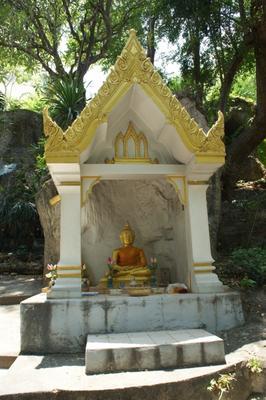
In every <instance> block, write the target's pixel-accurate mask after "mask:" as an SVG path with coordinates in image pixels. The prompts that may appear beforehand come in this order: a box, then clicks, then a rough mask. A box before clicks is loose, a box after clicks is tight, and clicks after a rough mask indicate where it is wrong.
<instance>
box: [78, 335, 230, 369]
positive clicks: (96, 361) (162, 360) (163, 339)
mask: <svg viewBox="0 0 266 400" xmlns="http://www.w3.org/2000/svg"><path fill="white" fill-rule="evenodd" d="M224 363H225V355H224V342H223V340H222V339H220V338H219V337H217V336H215V335H213V334H211V333H209V332H207V331H205V330H203V329H178V330H164V331H151V332H128V333H111V334H110V333H109V334H99V335H91V334H90V335H88V337H87V345H86V352H85V364H86V373H87V374H95V373H105V372H119V371H141V370H157V369H165V368H173V369H175V368H185V367H194V366H206V365H217V364H224Z"/></svg>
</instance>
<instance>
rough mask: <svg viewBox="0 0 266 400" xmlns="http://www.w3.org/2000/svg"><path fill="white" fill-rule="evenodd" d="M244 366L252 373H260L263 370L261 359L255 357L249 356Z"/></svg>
mask: <svg viewBox="0 0 266 400" xmlns="http://www.w3.org/2000/svg"><path fill="white" fill-rule="evenodd" d="M246 366H247V368H248V369H249V370H250V371H251V372H252V373H253V374H261V373H262V371H263V363H262V361H261V360H259V359H258V358H255V357H253V358H250V359H249V360H248V361H247V364H246Z"/></svg>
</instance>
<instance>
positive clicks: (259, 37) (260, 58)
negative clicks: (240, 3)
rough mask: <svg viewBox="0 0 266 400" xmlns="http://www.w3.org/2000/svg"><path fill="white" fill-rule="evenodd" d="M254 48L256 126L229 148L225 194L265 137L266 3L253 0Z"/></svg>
mask: <svg viewBox="0 0 266 400" xmlns="http://www.w3.org/2000/svg"><path fill="white" fill-rule="evenodd" d="M253 3H254V4H255V6H254V8H253V11H254V14H255V15H254V21H255V23H254V26H253V41H252V43H253V47H254V53H255V61H256V87H257V110H256V116H255V119H254V123H253V125H252V126H251V127H250V128H247V129H246V130H245V131H244V132H243V133H242V134H241V135H239V136H238V137H237V138H236V139H235V140H234V141H233V143H232V145H231V147H230V148H229V149H228V154H227V160H226V165H225V167H224V171H223V183H224V188H225V195H226V197H227V198H230V196H231V190H232V188H233V186H234V185H235V183H236V181H237V179H238V177H239V175H238V171H239V170H240V167H241V164H242V163H243V162H245V160H246V158H247V156H248V155H249V154H251V153H252V151H253V150H255V148H256V147H257V146H258V145H259V144H260V143H261V142H262V141H263V140H264V139H265V138H266V74H265V65H266V0H259V1H258V0H256V1H255V0H254V2H253Z"/></svg>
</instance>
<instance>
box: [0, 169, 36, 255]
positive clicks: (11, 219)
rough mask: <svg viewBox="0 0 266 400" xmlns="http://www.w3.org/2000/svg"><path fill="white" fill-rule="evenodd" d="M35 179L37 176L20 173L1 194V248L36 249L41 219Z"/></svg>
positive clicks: (20, 171)
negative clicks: (34, 241) (36, 234)
mask: <svg viewBox="0 0 266 400" xmlns="http://www.w3.org/2000/svg"><path fill="white" fill-rule="evenodd" d="M33 176H34V173H32V172H28V171H27V170H18V171H16V172H15V174H14V177H13V180H11V181H10V184H9V186H6V187H5V188H4V189H3V190H2V191H1V194H0V243H1V248H4V249H10V248H11V249H13V248H18V247H19V246H22V247H23V246H24V247H26V248H27V249H28V250H31V248H32V246H33V240H34V235H35V233H36V232H37V230H39V229H40V223H39V217H38V213H37V210H36V206H35V204H34V198H35V183H34V179H33ZM18 199H19V200H18ZM22 232H23V235H22V234H21V233H22Z"/></svg>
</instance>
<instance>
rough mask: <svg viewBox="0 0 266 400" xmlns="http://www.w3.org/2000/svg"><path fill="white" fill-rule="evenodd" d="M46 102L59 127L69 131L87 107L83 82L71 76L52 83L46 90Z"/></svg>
mask: <svg viewBox="0 0 266 400" xmlns="http://www.w3.org/2000/svg"><path fill="white" fill-rule="evenodd" d="M45 101H46V103H47V104H48V106H49V107H50V111H51V115H52V117H53V118H54V119H55V121H56V122H57V123H58V125H60V126H61V128H62V129H67V127H68V126H69V125H71V124H72V122H73V121H74V120H75V119H76V118H77V116H78V114H79V113H80V111H81V110H82V109H83V108H84V106H85V89H84V85H83V82H82V81H80V80H78V79H77V78H72V77H71V76H68V77H65V78H64V79H60V80H56V81H53V82H51V83H50V84H49V85H48V87H47V89H46V96H45Z"/></svg>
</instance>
